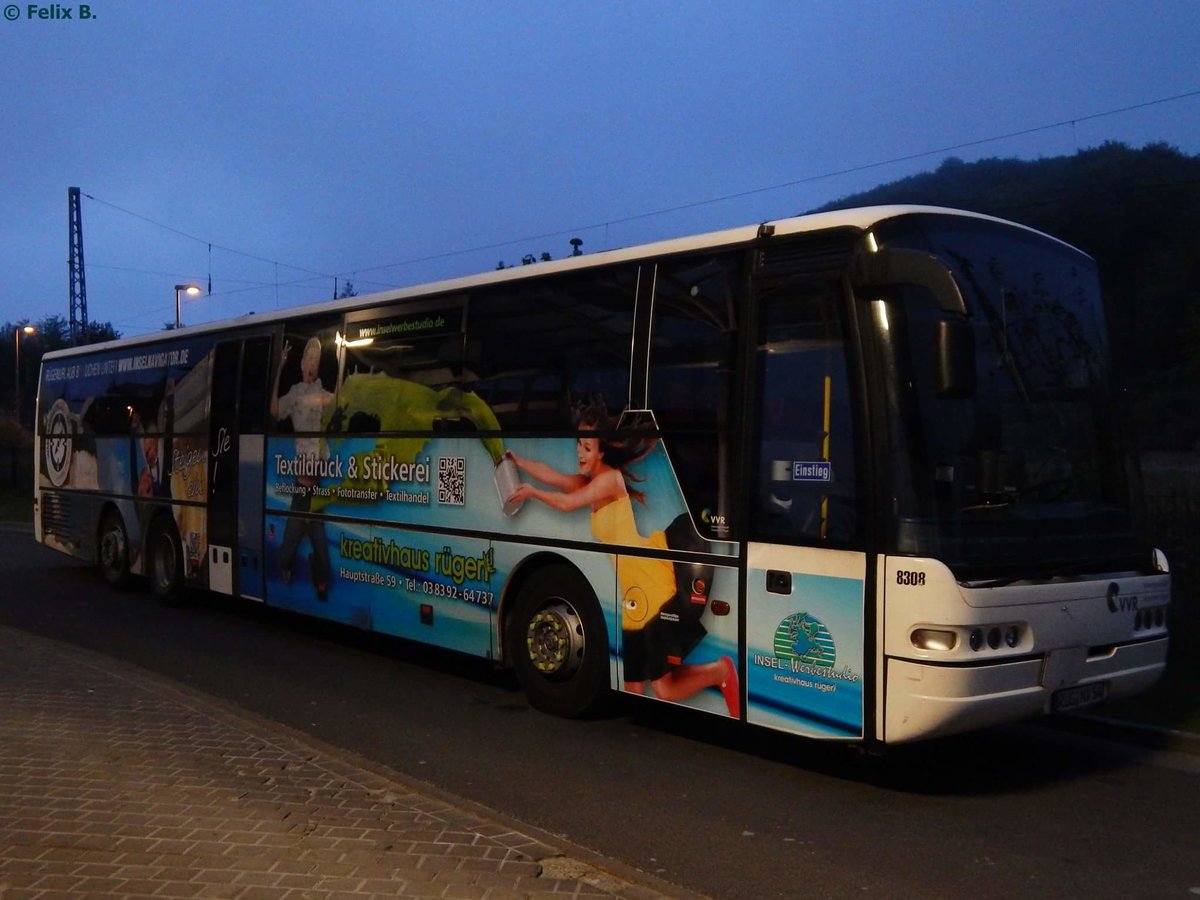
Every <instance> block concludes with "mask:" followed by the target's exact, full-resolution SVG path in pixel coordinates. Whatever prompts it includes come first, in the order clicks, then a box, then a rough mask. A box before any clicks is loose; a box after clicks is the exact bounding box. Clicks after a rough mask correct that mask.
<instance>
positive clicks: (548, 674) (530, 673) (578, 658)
mask: <svg viewBox="0 0 1200 900" xmlns="http://www.w3.org/2000/svg"><path fill="white" fill-rule="evenodd" d="M505 648H506V650H507V656H508V659H509V660H510V661H511V663H512V666H513V668H514V669H515V670H516V673H517V679H518V680H519V681H520V682H521V687H522V688H524V690H525V694H526V695H527V696H528V697H529V703H530V705H531V706H533V707H534V708H535V709H539V710H541V711H542V712H547V713H550V714H552V715H556V716H566V717H569V718H571V717H575V716H581V715H583V714H584V713H586V712H588V711H589V710H590V709H592V708H593V707H594V706H595V705H596V704H597V702H598V701H599V700H600V698H601V697H603V696H604V694H605V693H606V691H607V689H608V686H609V681H608V669H609V666H608V632H607V629H606V628H605V626H604V617H603V616H602V615H601V614H600V607H599V605H598V604H597V602H596V598H595V595H594V594H593V593H592V589H591V587H590V586H589V585H588V583H587V581H585V580H584V578H583V576H581V575H580V574H579V573H578V572H577V571H576V570H575V569H573V568H571V567H570V566H566V565H552V566H546V567H545V568H542V569H539V570H538V571H537V572H535V573H533V575H531V576H530V578H529V580H528V581H527V582H526V583H525V584H524V585H523V586H522V587H521V590H520V594H519V595H518V596H517V598H516V602H515V606H514V607H513V610H512V612H511V613H510V614H509V616H508V618H507V620H506V626H505Z"/></svg>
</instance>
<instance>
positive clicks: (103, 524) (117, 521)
mask: <svg viewBox="0 0 1200 900" xmlns="http://www.w3.org/2000/svg"><path fill="white" fill-rule="evenodd" d="M96 565H97V566H98V567H99V569H100V574H101V575H102V576H103V577H104V580H105V581H107V582H108V583H109V584H110V585H112V586H113V587H116V588H123V587H126V586H127V585H128V584H129V536H128V535H127V534H126V533H125V523H124V521H122V519H121V514H120V513H119V512H117V511H116V510H115V509H110V510H109V511H108V512H106V513H105V514H104V518H103V519H101V520H100V540H99V542H98V546H97V548H96Z"/></svg>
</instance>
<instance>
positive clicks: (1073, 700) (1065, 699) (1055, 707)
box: [1050, 681, 1108, 713]
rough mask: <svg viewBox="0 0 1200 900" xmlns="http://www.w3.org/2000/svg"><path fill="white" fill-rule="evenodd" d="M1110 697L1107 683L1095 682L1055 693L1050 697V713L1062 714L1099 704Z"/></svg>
mask: <svg viewBox="0 0 1200 900" xmlns="http://www.w3.org/2000/svg"><path fill="white" fill-rule="evenodd" d="M1107 696H1108V682H1107V681H1093V682H1090V683H1088V684H1077V685H1075V686H1074V687H1069V688H1063V689H1062V690H1061V691H1055V692H1054V693H1053V694H1052V695H1051V697H1050V712H1055V713H1060V712H1067V711H1068V710H1072V709H1079V708H1080V707H1083V706H1091V705H1092V704H1093V703H1099V702H1101V701H1102V700H1104V698H1105V697H1107Z"/></svg>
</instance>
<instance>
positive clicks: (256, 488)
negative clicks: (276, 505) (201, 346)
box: [208, 336, 271, 600]
mask: <svg viewBox="0 0 1200 900" xmlns="http://www.w3.org/2000/svg"><path fill="white" fill-rule="evenodd" d="M270 350H271V339H270V338H269V337H266V336H263V337H254V338H248V339H246V340H245V341H241V340H235V341H222V342H221V343H219V344H218V345H217V348H216V354H215V356H214V364H213V382H212V383H213V389H212V408H211V411H210V414H209V482H208V483H209V512H208V571H209V588H210V589H211V590H214V591H218V592H220V593H223V594H234V595H235V596H244V597H248V598H250V599H253V600H262V599H263V596H264V594H263V564H262V532H263V444H264V430H265V418H266V395H267V387H268V385H267V381H268V378H267V373H268V370H269V368H270Z"/></svg>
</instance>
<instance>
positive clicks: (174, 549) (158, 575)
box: [146, 516, 183, 603]
mask: <svg viewBox="0 0 1200 900" xmlns="http://www.w3.org/2000/svg"><path fill="white" fill-rule="evenodd" d="M146 574H147V575H148V576H150V590H151V591H153V593H154V596H156V597H157V598H158V599H159V600H162V601H163V602H165V603H172V602H174V601H176V600H178V599H179V595H180V594H181V593H182V591H183V548H182V547H181V546H180V544H179V535H178V534H177V533H176V532H175V523H174V522H172V521H171V519H170V517H169V516H159V517H158V518H157V519H155V520H154V524H153V525H151V526H150V536H149V537H148V538H147V540H146Z"/></svg>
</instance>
